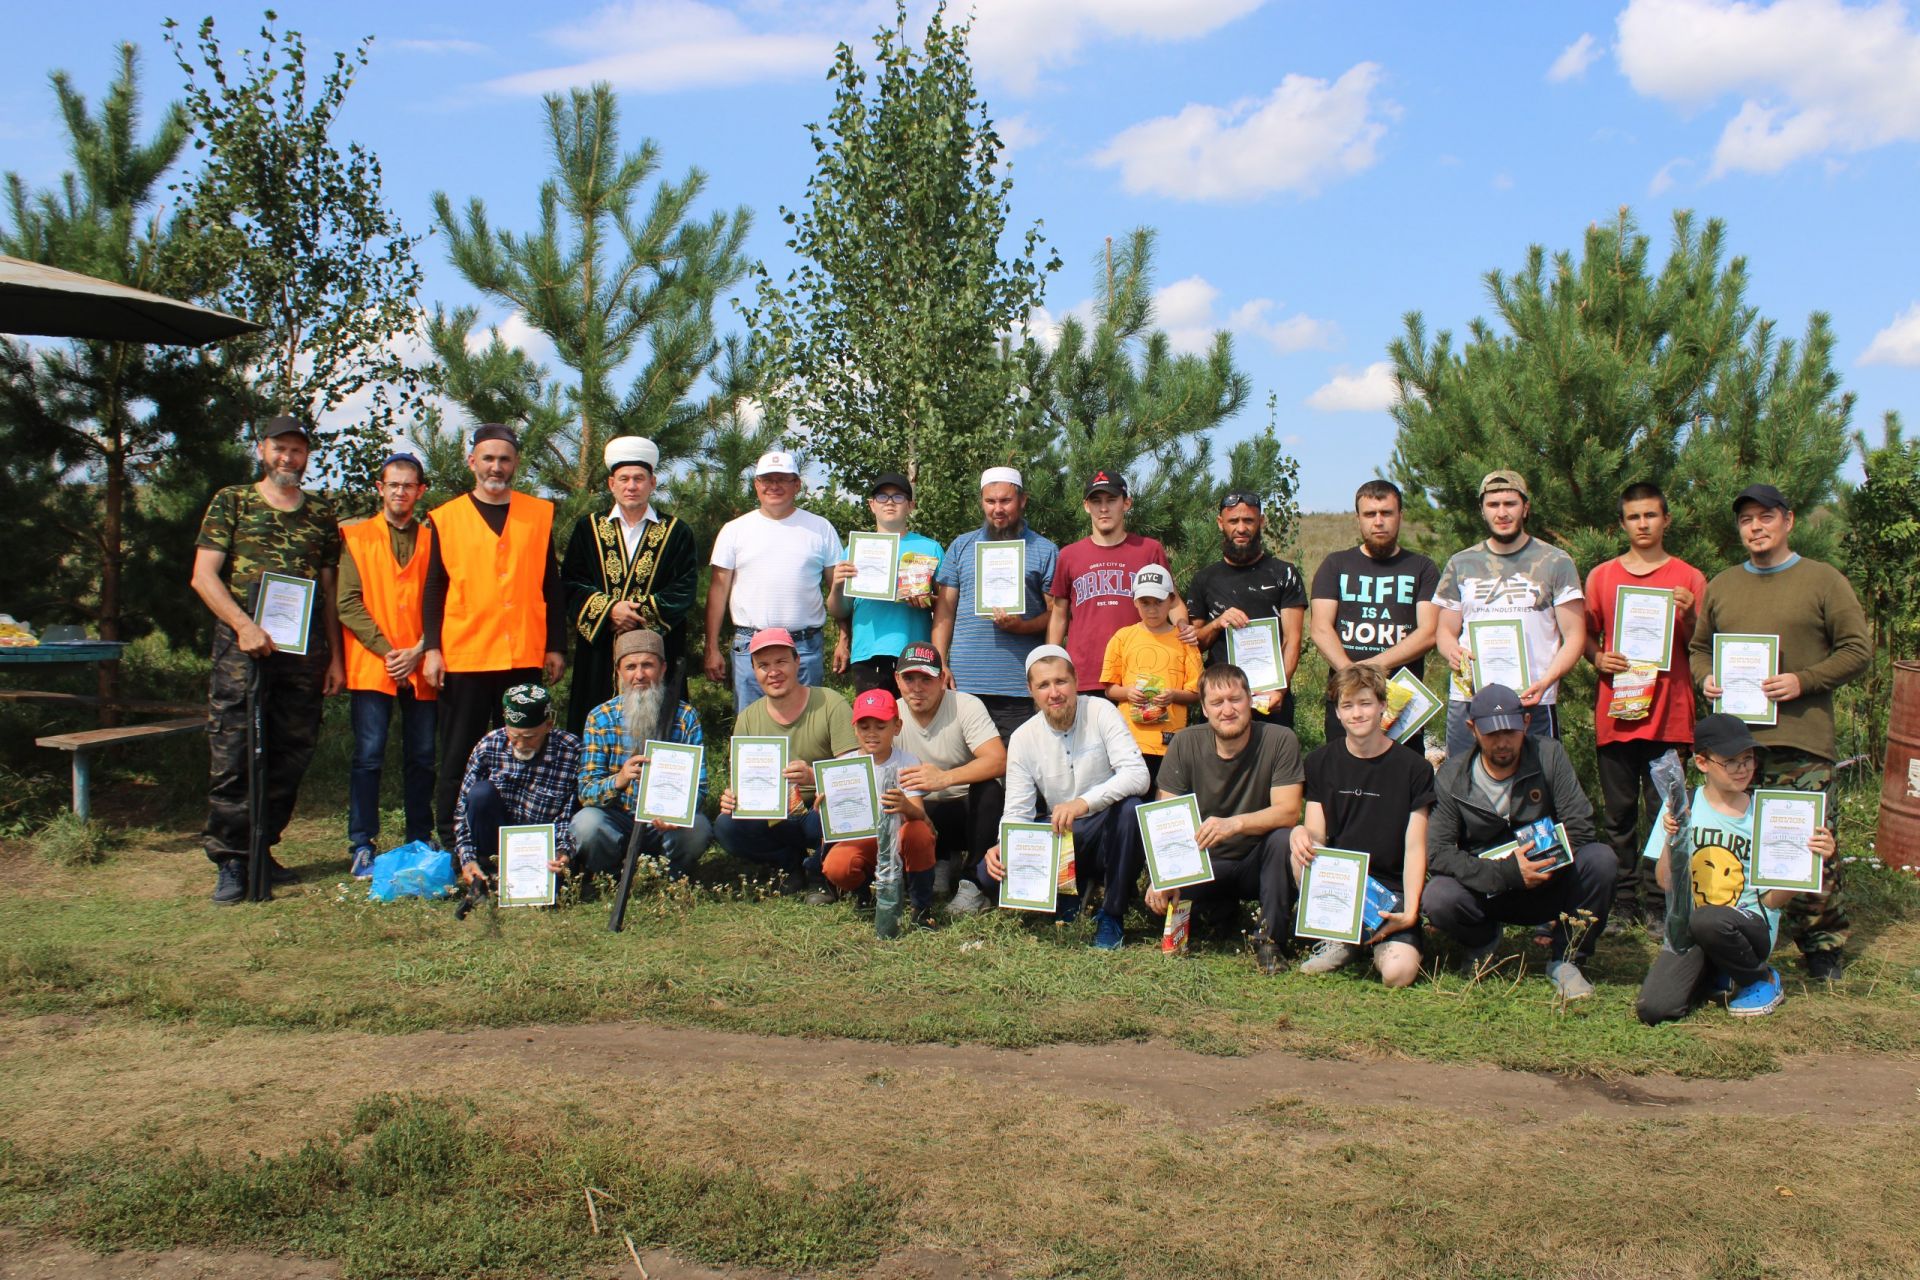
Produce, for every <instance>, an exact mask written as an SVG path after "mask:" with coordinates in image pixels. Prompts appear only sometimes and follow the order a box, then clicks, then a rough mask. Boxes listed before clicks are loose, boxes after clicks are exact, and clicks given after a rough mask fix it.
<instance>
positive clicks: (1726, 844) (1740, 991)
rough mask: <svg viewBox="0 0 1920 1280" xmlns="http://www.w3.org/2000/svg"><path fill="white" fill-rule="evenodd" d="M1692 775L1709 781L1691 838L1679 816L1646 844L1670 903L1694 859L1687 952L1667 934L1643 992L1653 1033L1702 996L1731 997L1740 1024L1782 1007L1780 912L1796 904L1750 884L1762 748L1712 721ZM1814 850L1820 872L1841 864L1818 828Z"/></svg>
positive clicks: (1701, 737) (1665, 820) (1730, 725)
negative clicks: (1678, 871) (1683, 862)
mask: <svg viewBox="0 0 1920 1280" xmlns="http://www.w3.org/2000/svg"><path fill="white" fill-rule="evenodd" d="M1693 745H1694V757H1693V763H1694V767H1695V768H1697V769H1699V770H1700V776H1701V778H1702V779H1703V781H1702V782H1701V785H1700V786H1699V787H1698V788H1697V789H1696V790H1695V791H1694V793H1693V805H1692V807H1691V810H1690V812H1689V813H1688V816H1687V830H1686V833H1685V834H1684V835H1682V834H1681V832H1680V827H1679V824H1678V823H1676V822H1675V821H1674V818H1673V815H1672V814H1671V813H1663V814H1661V817H1660V821H1661V826H1660V827H1657V828H1655V829H1654V830H1653V831H1652V832H1650V833H1649V834H1648V837H1647V850H1646V856H1647V857H1648V858H1649V859H1652V860H1654V861H1655V870H1654V878H1655V880H1656V881H1657V882H1658V883H1659V885H1660V890H1661V892H1662V893H1665V892H1667V890H1668V886H1669V885H1671V884H1672V883H1673V859H1674V858H1675V857H1676V856H1680V857H1685V858H1686V859H1687V869H1688V872H1689V874H1690V878H1691V880H1692V886H1691V894H1690V898H1691V901H1692V904H1693V906H1692V911H1691V914H1690V915H1689V916H1688V920H1687V932H1686V934H1685V935H1684V937H1685V940H1686V941H1690V942H1691V943H1692V945H1691V946H1689V947H1688V948H1687V949H1686V950H1685V951H1675V950H1674V949H1673V948H1674V937H1673V935H1672V934H1671V933H1669V934H1668V936H1667V940H1666V942H1665V943H1664V944H1663V945H1662V946H1661V948H1660V953H1659V954H1658V955H1656V956H1655V957H1654V958H1653V968H1652V969H1650V970H1648V971H1647V980H1646V983H1645V984H1644V985H1642V986H1641V988H1640V1000H1639V1003H1638V1005H1637V1006H1636V1011H1637V1012H1638V1013H1639V1015H1640V1021H1642V1022H1644V1023H1646V1024H1648V1025H1649V1026H1652V1025H1653V1024H1655V1023H1659V1022H1671V1021H1673V1020H1674V1019H1676V1018H1684V1017H1686V1016H1687V1013H1688V1011H1690V1010H1691V1009H1692V1008H1693V1003H1694V1001H1695V1000H1696V999H1698V998H1699V997H1700V996H1701V995H1702V993H1703V992H1705V993H1707V994H1719V993H1723V992H1725V993H1730V995H1729V999H1728V1000H1727V1012H1728V1013H1731V1014H1732V1015H1734V1016H1735V1017H1736V1018H1752V1017H1758V1016H1760V1015H1762V1014H1768V1013H1772V1012H1773V1011H1774V1010H1775V1009H1776V1008H1778V1007H1779V1005H1780V999H1781V993H1780V973H1779V970H1777V969H1775V968H1774V967H1773V966H1772V965H1771V964H1769V963H1768V957H1770V956H1771V955H1772V954H1773V944H1774V941H1775V939H1776V938H1778V937H1779V934H1780V912H1781V909H1782V908H1784V907H1786V906H1787V905H1788V904H1789V903H1791V902H1792V901H1793V900H1794V898H1795V897H1796V896H1798V895H1796V894H1795V893H1794V892H1793V891H1792V890H1789V889H1773V890H1770V891H1768V892H1766V893H1761V892H1760V891H1759V890H1757V889H1755V888H1754V887H1753V885H1752V884H1751V883H1750V879H1751V872H1752V866H1753V857H1752V854H1753V796H1752V794H1751V793H1749V792H1748V790H1747V788H1748V786H1749V785H1751V784H1752V782H1753V777H1754V774H1755V772H1756V771H1757V770H1758V769H1759V763H1760V755H1759V753H1760V750H1761V748H1760V744H1759V743H1758V742H1757V741H1756V740H1755V739H1754V736H1753V730H1751V729H1749V728H1747V726H1746V724H1745V723H1744V722H1742V721H1740V720H1738V719H1736V718H1735V717H1733V716H1729V715H1711V716H1708V717H1707V718H1706V719H1704V720H1702V721H1701V722H1700V723H1699V724H1698V725H1695V726H1694V730H1693ZM1807 848H1808V849H1809V850H1811V851H1812V852H1813V853H1814V854H1816V855H1817V856H1818V857H1819V858H1820V860H1821V861H1822V862H1828V861H1831V860H1832V858H1833V854H1834V848H1835V845H1834V839H1833V832H1832V831H1831V830H1829V829H1828V828H1827V827H1826V826H1824V825H1816V826H1815V827H1814V829H1813V837H1812V838H1811V839H1810V840H1808V841H1807Z"/></svg>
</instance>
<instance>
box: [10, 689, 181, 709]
mask: <svg viewBox="0 0 1920 1280" xmlns="http://www.w3.org/2000/svg"><path fill="white" fill-rule="evenodd" d="M0 702H33V703H38V704H41V705H44V706H49V707H106V708H108V709H109V710H113V711H137V712H141V713H142V714H147V715H175V716H184V715H191V714H192V713H193V712H195V711H198V710H200V708H199V707H198V706H195V705H194V704H193V703H190V702H150V701H147V700H145V699H142V698H114V699H112V700H110V701H102V700H101V699H99V698H96V697H94V696H92V695H91V694H86V693H55V692H53V691H51V690H47V689H0Z"/></svg>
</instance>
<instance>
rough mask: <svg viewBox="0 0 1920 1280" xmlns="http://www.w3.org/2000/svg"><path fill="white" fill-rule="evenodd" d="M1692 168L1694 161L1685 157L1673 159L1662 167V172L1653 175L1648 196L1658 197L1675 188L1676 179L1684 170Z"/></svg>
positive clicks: (1649, 183)
mask: <svg viewBox="0 0 1920 1280" xmlns="http://www.w3.org/2000/svg"><path fill="white" fill-rule="evenodd" d="M1692 166H1693V161H1691V160H1689V159H1687V158H1686V157H1685V156H1675V157H1674V158H1673V159H1671V160H1669V161H1667V162H1666V163H1665V164H1663V165H1661V166H1660V171H1659V172H1658V173H1656V174H1654V175H1653V180H1652V181H1650V182H1648V183H1647V194H1648V195H1650V196H1657V195H1660V194H1661V193H1663V192H1665V191H1666V190H1667V189H1668V188H1670V187H1672V186H1673V184H1674V181H1675V179H1677V178H1678V177H1679V175H1680V171H1681V170H1682V169H1688V168H1691V167H1692Z"/></svg>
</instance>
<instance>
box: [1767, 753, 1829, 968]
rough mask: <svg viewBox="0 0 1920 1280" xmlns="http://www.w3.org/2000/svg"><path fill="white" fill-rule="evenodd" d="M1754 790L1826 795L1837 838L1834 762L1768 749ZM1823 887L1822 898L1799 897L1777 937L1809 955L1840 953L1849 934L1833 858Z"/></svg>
mask: <svg viewBox="0 0 1920 1280" xmlns="http://www.w3.org/2000/svg"><path fill="white" fill-rule="evenodd" d="M1753 785H1754V786H1756V787H1779V788H1785V789H1787V790H1789V791H1818V792H1821V793H1823V794H1825V795H1826V797H1827V826H1828V827H1829V828H1831V829H1833V830H1834V831H1835V833H1836V834H1838V830H1839V821H1840V815H1839V813H1838V812H1837V811H1836V810H1835V809H1834V804H1833V792H1832V786H1833V761H1831V760H1827V759H1824V758H1823V757H1820V756H1816V755H1812V754H1809V753H1808V752H1805V751H1796V750H1794V749H1793V748H1791V747H1768V748H1767V749H1766V750H1764V751H1762V752H1761V753H1760V768H1759V770H1758V772H1757V773H1756V775H1755V777H1754V780H1753ZM1826 886H1827V891H1826V892H1825V893H1824V894H1819V895H1815V894H1810V893H1803V894H1800V895H1798V896H1797V897H1795V898H1794V899H1793V901H1792V902H1790V903H1788V904H1787V908H1786V910H1785V911H1783V912H1781V916H1780V932H1781V934H1782V935H1783V936H1785V937H1789V938H1792V939H1793V941H1794V943H1795V944H1796V945H1798V946H1799V948H1800V950H1801V951H1802V952H1803V953H1805V954H1808V955H1811V954H1812V953H1814V952H1816V951H1839V950H1840V949H1841V948H1843V947H1845V946H1846V945H1847V935H1848V934H1849V933H1850V932H1851V931H1852V929H1853V924H1852V923H1851V922H1850V921H1849V920H1848V919H1847V902H1846V888H1845V885H1844V883H1843V881H1842V880H1841V865H1840V859H1839V858H1837V857H1836V858H1835V859H1834V860H1833V861H1832V862H1830V863H1828V864H1827V870H1826Z"/></svg>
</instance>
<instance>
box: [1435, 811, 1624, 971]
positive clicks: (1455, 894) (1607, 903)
mask: <svg viewBox="0 0 1920 1280" xmlns="http://www.w3.org/2000/svg"><path fill="white" fill-rule="evenodd" d="M1616 871H1617V868H1616V867H1615V864H1614V860H1613V850H1611V849H1609V848H1607V846H1606V845H1604V844H1601V843H1599V842H1598V841H1595V842H1594V843H1593V844H1583V845H1581V846H1580V847H1579V848H1578V849H1575V850H1574V851H1573V865H1572V866H1570V867H1562V868H1560V869H1559V870H1558V871H1556V872H1554V873H1553V874H1552V875H1551V876H1549V877H1547V882H1546V883H1545V884H1543V885H1541V886H1539V887H1538V888H1534V889H1512V890H1509V891H1507V892H1506V893H1495V894H1485V893H1475V892H1474V891H1473V890H1472V889H1469V888H1467V886H1465V885H1463V884H1461V883H1460V882H1459V881H1458V880H1455V879H1454V878H1453V877H1452V876H1445V875H1436V876H1429V877H1428V878H1427V888H1426V892H1425V893H1423V894H1421V895H1420V909H1421V911H1422V913H1423V914H1425V916H1426V917H1427V920H1428V921H1429V922H1430V923H1431V924H1432V925H1433V927H1434V928H1436V929H1438V930H1439V931H1440V932H1441V933H1444V934H1446V935H1447V936H1448V937H1450V938H1452V939H1453V940H1454V941H1455V942H1457V943H1459V944H1460V945H1461V946H1463V947H1466V948H1468V949H1469V950H1471V949H1473V948H1475V947H1484V946H1486V945H1487V943H1489V942H1492V941H1493V940H1494V939H1495V938H1496V937H1498V936H1499V933H1500V928H1501V926H1502V925H1509V924H1550V925H1552V926H1553V953H1552V954H1553V958H1554V959H1555V960H1563V959H1565V958H1566V955H1567V951H1568V949H1569V947H1571V949H1572V951H1573V953H1574V959H1575V960H1576V961H1578V962H1579V963H1581V964H1585V963H1586V962H1587V960H1588V958H1589V957H1591V956H1592V955H1593V948H1594V947H1595V945H1597V944H1598V943H1599V941H1600V931H1601V930H1603V929H1605V928H1606V927H1607V912H1608V910H1609V909H1610V908H1611V907H1612V905H1613V877H1614V875H1615V874H1616ZM1581 911H1585V912H1588V913H1590V915H1591V917H1592V918H1591V919H1590V920H1587V921H1581V922H1580V923H1579V926H1578V927H1577V928H1574V927H1570V926H1569V924H1568V923H1567V921H1565V920H1563V919H1562V917H1563V916H1566V917H1574V916H1577V915H1578V913H1579V912H1581Z"/></svg>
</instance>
